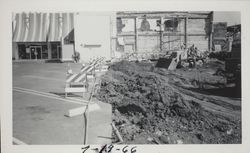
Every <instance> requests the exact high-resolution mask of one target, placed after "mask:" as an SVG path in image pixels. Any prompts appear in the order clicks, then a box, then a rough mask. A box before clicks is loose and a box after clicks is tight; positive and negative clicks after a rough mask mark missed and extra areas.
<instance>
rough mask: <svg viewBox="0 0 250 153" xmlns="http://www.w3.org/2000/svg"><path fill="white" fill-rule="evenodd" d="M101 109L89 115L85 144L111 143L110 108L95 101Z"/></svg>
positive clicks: (108, 105)
mask: <svg viewBox="0 0 250 153" xmlns="http://www.w3.org/2000/svg"><path fill="white" fill-rule="evenodd" d="M96 104H98V105H99V106H100V107H101V109H100V110H97V111H91V112H90V113H89V122H88V123H89V125H88V129H89V133H88V139H87V140H88V141H87V144H101V145H103V144H110V143H111V142H112V126H111V123H112V107H111V105H110V104H107V103H103V102H100V101H96Z"/></svg>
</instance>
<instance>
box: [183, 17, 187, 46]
mask: <svg viewBox="0 0 250 153" xmlns="http://www.w3.org/2000/svg"><path fill="white" fill-rule="evenodd" d="M187 26H188V17H185V26H184V28H185V29H184V33H185V34H184V43H185V48H187V43H188V33H187Z"/></svg>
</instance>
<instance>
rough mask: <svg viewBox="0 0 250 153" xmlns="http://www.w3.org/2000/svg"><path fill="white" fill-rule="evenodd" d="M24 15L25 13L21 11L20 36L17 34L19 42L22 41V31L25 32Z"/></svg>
mask: <svg viewBox="0 0 250 153" xmlns="http://www.w3.org/2000/svg"><path fill="white" fill-rule="evenodd" d="M25 16H26V14H25V13H22V15H21V18H22V20H21V21H22V22H21V30H20V36H19V38H18V41H20V42H23V36H24V32H25V26H24V25H25V23H24V22H25V21H24V20H25Z"/></svg>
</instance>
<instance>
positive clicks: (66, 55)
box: [62, 44, 74, 61]
mask: <svg viewBox="0 0 250 153" xmlns="http://www.w3.org/2000/svg"><path fill="white" fill-rule="evenodd" d="M73 54H74V45H73V44H62V61H72V60H73V58H72V55H73Z"/></svg>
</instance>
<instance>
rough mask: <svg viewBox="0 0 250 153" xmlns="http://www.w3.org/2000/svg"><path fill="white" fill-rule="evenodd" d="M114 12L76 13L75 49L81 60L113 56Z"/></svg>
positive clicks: (86, 60)
mask: <svg viewBox="0 0 250 153" xmlns="http://www.w3.org/2000/svg"><path fill="white" fill-rule="evenodd" d="M111 17H112V13H110V14H109V13H103V14H90V13H84V12H80V13H76V15H75V20H74V21H75V23H74V25H75V50H76V51H77V52H79V53H80V57H81V60H82V61H83V62H88V61H89V60H90V59H92V58H96V57H105V58H106V59H110V58H111V32H112V23H111Z"/></svg>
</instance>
